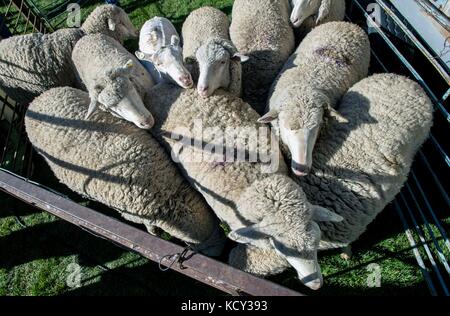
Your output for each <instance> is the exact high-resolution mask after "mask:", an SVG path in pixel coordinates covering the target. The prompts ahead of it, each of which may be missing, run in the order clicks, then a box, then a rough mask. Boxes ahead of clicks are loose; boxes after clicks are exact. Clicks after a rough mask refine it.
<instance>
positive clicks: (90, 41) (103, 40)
mask: <svg viewBox="0 0 450 316" xmlns="http://www.w3.org/2000/svg"><path fill="white" fill-rule="evenodd" d="M72 60H73V63H74V65H75V69H76V70H77V73H78V75H79V77H80V78H81V80H82V82H83V83H84V84H85V85H86V88H87V90H88V92H89V96H90V98H91V104H90V106H89V111H88V114H87V115H88V117H89V116H90V115H92V113H93V112H94V111H96V109H97V108H98V106H99V105H100V106H101V108H102V109H104V110H106V111H109V112H111V113H112V114H114V115H116V116H118V117H121V118H123V119H125V120H127V121H130V122H132V123H134V124H135V125H136V126H138V127H140V128H143V129H150V128H151V127H152V126H153V124H154V120H153V117H152V115H151V113H150V112H149V111H148V110H147V108H146V107H145V105H144V103H143V102H142V100H143V98H145V96H146V94H147V91H148V90H149V89H150V88H151V87H152V86H153V80H152V78H151V76H150V74H149V73H148V72H147V70H146V69H145V68H144V66H142V65H141V64H140V63H139V61H138V60H137V59H136V58H135V57H134V55H133V54H131V53H129V52H128V51H127V50H126V49H125V48H124V47H123V46H122V45H120V43H119V42H117V41H116V40H114V39H113V38H111V37H109V36H107V35H103V34H94V35H87V36H84V37H83V38H82V39H80V40H79V41H78V43H77V44H76V45H75V48H74V49H73V52H72Z"/></svg>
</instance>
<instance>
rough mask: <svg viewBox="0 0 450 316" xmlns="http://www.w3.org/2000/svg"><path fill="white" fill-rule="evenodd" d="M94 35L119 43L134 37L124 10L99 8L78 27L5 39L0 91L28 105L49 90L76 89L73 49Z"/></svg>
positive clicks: (0, 53)
mask: <svg viewBox="0 0 450 316" xmlns="http://www.w3.org/2000/svg"><path fill="white" fill-rule="evenodd" d="M95 33H102V34H107V35H109V36H112V37H114V38H116V39H117V40H119V41H121V42H122V41H123V40H125V39H127V38H129V37H132V36H136V30H135V29H134V27H133V25H132V23H131V21H130V19H129V18H128V16H127V14H126V13H125V11H123V10H122V9H121V8H119V7H117V6H113V5H101V6H99V7H97V8H96V9H95V10H94V11H93V12H92V13H91V14H90V15H89V16H88V17H87V19H86V21H85V22H84V23H83V25H82V27H81V28H72V29H62V30H58V31H56V32H54V33H51V34H45V35H44V34H40V33H35V34H27V35H20V36H13V37H10V38H7V39H4V40H2V41H1V42H0V88H1V89H2V90H4V91H5V92H6V94H7V95H9V96H10V97H11V98H12V99H13V100H15V101H17V102H19V103H23V104H27V103H29V102H31V101H32V100H33V99H34V98H35V97H37V96H38V95H40V94H41V93H43V92H44V91H46V90H48V89H50V88H52V87H58V86H79V82H78V80H77V78H76V76H75V71H74V70H73V66H72V61H71V58H70V56H71V53H72V49H73V47H74V45H75V44H76V42H77V41H78V40H79V39H80V38H82V37H83V36H84V35H85V34H95Z"/></svg>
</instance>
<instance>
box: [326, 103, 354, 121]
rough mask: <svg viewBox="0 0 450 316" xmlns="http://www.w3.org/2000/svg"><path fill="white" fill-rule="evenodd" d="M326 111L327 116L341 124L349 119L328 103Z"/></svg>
mask: <svg viewBox="0 0 450 316" xmlns="http://www.w3.org/2000/svg"><path fill="white" fill-rule="evenodd" d="M326 112H327V113H328V116H329V117H331V118H332V119H334V120H336V121H337V122H339V123H342V124H348V123H349V120H348V119H347V118H346V117H344V116H343V115H342V114H341V113H339V112H338V111H337V110H336V109H334V108H332V107H331V106H330V105H327V106H326Z"/></svg>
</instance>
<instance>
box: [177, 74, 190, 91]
mask: <svg viewBox="0 0 450 316" xmlns="http://www.w3.org/2000/svg"><path fill="white" fill-rule="evenodd" d="M180 81H181V82H182V83H183V84H184V85H186V87H188V88H190V87H191V86H192V84H193V82H192V78H191V76H190V75H183V76H181V77H180Z"/></svg>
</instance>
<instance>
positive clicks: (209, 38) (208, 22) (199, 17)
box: [182, 7, 248, 97]
mask: <svg viewBox="0 0 450 316" xmlns="http://www.w3.org/2000/svg"><path fill="white" fill-rule="evenodd" d="M228 28H229V21H228V17H227V16H226V15H225V13H223V12H221V11H220V10H218V9H215V8H212V7H203V8H200V9H197V10H195V11H193V12H192V13H191V14H190V15H189V16H188V17H187V19H186V21H185V23H184V25H183V30H182V34H183V40H184V56H185V60H186V62H187V63H188V64H189V65H190V68H191V69H193V72H194V73H196V74H198V75H196V77H198V84H197V91H198V93H199V94H200V95H201V96H203V97H209V96H211V95H212V94H213V93H214V92H215V91H216V90H217V89H219V88H223V89H227V90H228V91H230V92H231V93H233V94H235V95H237V96H240V95H241V90H242V82H241V80H242V66H241V63H243V62H246V61H247V60H248V57H247V56H245V55H242V54H240V53H239V52H238V50H237V49H236V47H235V46H234V45H233V43H231V41H230V37H229V35H228Z"/></svg>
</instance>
